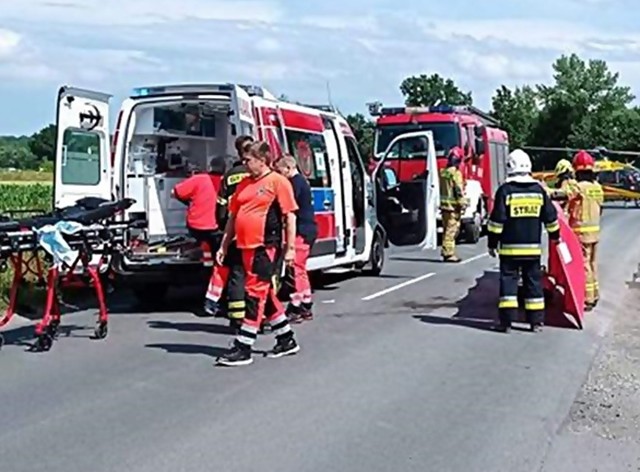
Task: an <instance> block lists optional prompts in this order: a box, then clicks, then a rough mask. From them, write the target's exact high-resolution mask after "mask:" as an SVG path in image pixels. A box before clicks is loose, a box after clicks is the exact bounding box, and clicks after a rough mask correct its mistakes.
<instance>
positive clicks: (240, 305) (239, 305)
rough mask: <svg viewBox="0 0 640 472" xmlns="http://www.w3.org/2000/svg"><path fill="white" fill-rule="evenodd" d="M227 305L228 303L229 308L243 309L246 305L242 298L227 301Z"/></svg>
mask: <svg viewBox="0 0 640 472" xmlns="http://www.w3.org/2000/svg"><path fill="white" fill-rule="evenodd" d="M227 305H228V307H229V308H241V309H243V310H244V308H245V307H246V306H247V305H246V304H245V303H244V300H241V301H237V302H229V303H227Z"/></svg>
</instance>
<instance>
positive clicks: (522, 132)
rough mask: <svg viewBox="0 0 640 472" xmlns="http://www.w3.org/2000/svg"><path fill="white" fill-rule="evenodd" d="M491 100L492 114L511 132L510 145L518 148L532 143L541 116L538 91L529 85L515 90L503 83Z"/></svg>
mask: <svg viewBox="0 0 640 472" xmlns="http://www.w3.org/2000/svg"><path fill="white" fill-rule="evenodd" d="M491 102H492V115H493V116H494V117H495V118H496V119H497V120H498V121H500V124H501V126H502V128H503V129H504V130H505V131H507V133H509V143H510V146H511V147H512V148H518V147H521V146H523V145H525V144H529V143H531V138H532V137H533V135H534V133H535V130H536V127H537V126H538V120H539V118H540V110H539V108H538V95H537V93H536V91H535V90H534V89H533V88H531V87H529V86H528V85H525V86H523V87H516V88H515V89H514V90H511V89H509V88H508V87H506V86H504V85H502V86H501V87H500V88H499V89H498V90H496V93H495V95H494V96H493V97H492V99H491Z"/></svg>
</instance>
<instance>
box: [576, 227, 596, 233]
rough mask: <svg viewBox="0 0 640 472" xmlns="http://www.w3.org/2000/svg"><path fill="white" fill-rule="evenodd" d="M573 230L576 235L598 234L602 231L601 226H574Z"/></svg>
mask: <svg viewBox="0 0 640 472" xmlns="http://www.w3.org/2000/svg"><path fill="white" fill-rule="evenodd" d="M572 229H573V231H574V232H575V233H597V232H598V231H600V226H599V225H580V226H574V227H573V228H572Z"/></svg>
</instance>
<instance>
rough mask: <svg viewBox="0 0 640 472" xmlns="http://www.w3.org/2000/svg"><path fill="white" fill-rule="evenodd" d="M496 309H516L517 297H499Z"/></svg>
mask: <svg viewBox="0 0 640 472" xmlns="http://www.w3.org/2000/svg"><path fill="white" fill-rule="evenodd" d="M498 308H518V297H512V296H509V297H500V302H499V303H498Z"/></svg>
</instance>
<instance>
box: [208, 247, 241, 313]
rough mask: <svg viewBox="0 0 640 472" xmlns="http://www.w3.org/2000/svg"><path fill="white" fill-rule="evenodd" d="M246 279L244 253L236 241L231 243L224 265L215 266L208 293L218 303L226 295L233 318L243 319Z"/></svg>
mask: <svg viewBox="0 0 640 472" xmlns="http://www.w3.org/2000/svg"><path fill="white" fill-rule="evenodd" d="M244 279H245V277H244V267H243V266H242V255H241V253H240V250H239V249H238V247H237V246H236V243H235V241H234V242H232V243H231V244H230V245H229V249H228V251H227V255H226V257H225V259H224V261H223V265H221V266H219V265H216V266H215V267H214V268H213V272H212V274H211V279H210V280H209V288H208V289H207V295H206V296H207V298H208V299H209V300H211V301H213V302H216V303H218V302H219V301H220V299H221V298H222V297H223V295H226V301H227V316H228V317H229V318H230V319H232V320H241V319H242V318H244V315H245V309H246V305H245V289H244V284H245V280H244Z"/></svg>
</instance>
